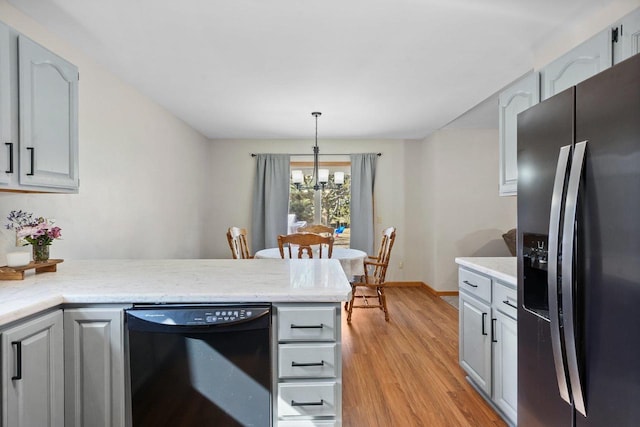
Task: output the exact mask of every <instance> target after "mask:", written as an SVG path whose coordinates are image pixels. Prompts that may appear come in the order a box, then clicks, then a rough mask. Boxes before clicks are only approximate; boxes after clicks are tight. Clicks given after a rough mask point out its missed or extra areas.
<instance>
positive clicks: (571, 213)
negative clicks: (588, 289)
mask: <svg viewBox="0 0 640 427" xmlns="http://www.w3.org/2000/svg"><path fill="white" fill-rule="evenodd" d="M586 147H587V141H582V142H578V143H576V145H575V149H574V151H573V160H572V162H571V174H570V175H569V184H568V185H567V199H566V202H565V208H564V225H563V231H562V312H563V323H564V347H565V352H566V355H567V370H568V372H569V381H570V383H571V395H572V397H573V404H574V406H575V408H576V410H577V411H578V412H580V413H581V414H582V415H584V416H585V417H586V416H587V410H586V406H585V403H584V387H583V383H582V378H580V369H579V367H578V353H577V349H576V324H575V316H574V315H575V308H574V300H575V297H576V296H575V295H574V287H573V284H574V275H573V264H574V257H575V253H574V249H575V248H574V242H575V236H576V234H575V231H576V227H575V224H576V219H577V205H578V191H579V189H580V181H581V180H582V170H583V167H584V154H585V150H586Z"/></svg>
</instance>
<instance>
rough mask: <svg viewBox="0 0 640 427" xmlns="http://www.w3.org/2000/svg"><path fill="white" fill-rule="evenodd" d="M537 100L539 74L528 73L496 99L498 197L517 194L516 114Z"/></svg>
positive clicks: (538, 95) (538, 97) (538, 98)
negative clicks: (498, 165) (498, 150)
mask: <svg viewBox="0 0 640 427" xmlns="http://www.w3.org/2000/svg"><path fill="white" fill-rule="evenodd" d="M539 101H540V75H539V74H538V73H531V74H528V75H527V76H525V77H523V78H521V79H520V80H518V81H516V82H515V83H513V84H512V85H511V86H509V87H508V88H507V89H505V90H504V91H503V92H502V93H501V94H500V96H499V119H500V120H499V126H500V195H501V196H510V195H514V194H516V193H517V187H518V138H517V136H518V135H517V130H518V129H517V127H518V114H519V113H521V112H523V111H524V110H526V109H527V108H529V107H531V106H533V105H535V104H537V103H538V102H539Z"/></svg>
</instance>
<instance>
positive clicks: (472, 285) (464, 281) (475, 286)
mask: <svg viewBox="0 0 640 427" xmlns="http://www.w3.org/2000/svg"><path fill="white" fill-rule="evenodd" d="M462 283H464V284H465V285H469V286H471V287H472V288H477V287H478V285H474V284H473V283H471V282H468V281H466V280H463V281H462Z"/></svg>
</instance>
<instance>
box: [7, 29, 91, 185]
mask: <svg viewBox="0 0 640 427" xmlns="http://www.w3.org/2000/svg"><path fill="white" fill-rule="evenodd" d="M18 57H19V74H20V79H19V81H20V88H19V89H20V91H19V94H20V185H22V186H43V187H54V188H62V189H71V190H73V189H77V188H78V69H77V68H76V67H75V66H74V65H73V64H71V63H69V62H67V61H65V60H64V59H62V58H60V57H59V56H57V55H55V54H54V53H52V52H50V51H49V50H47V49H45V48H44V47H42V46H40V45H39V44H37V43H35V42H33V41H31V40H30V39H28V38H26V37H24V36H23V35H20V36H19V37H18Z"/></svg>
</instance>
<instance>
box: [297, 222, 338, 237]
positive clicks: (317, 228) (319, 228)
mask: <svg viewBox="0 0 640 427" xmlns="http://www.w3.org/2000/svg"><path fill="white" fill-rule="evenodd" d="M333 232H334V229H333V227H327V226H326V225H322V224H310V225H305V226H304V227H298V233H315V234H321V235H323V236H333Z"/></svg>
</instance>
